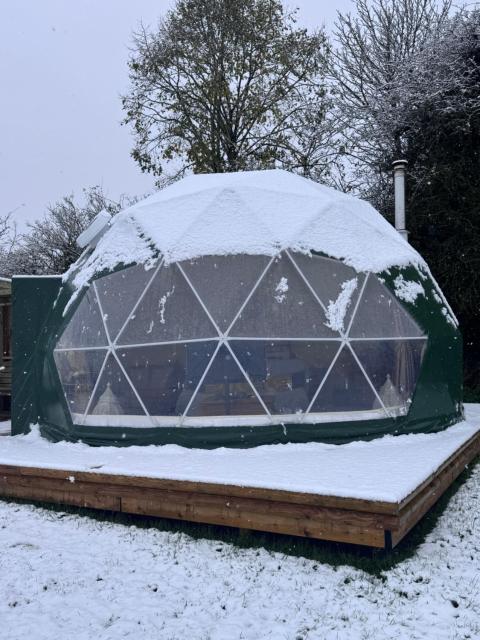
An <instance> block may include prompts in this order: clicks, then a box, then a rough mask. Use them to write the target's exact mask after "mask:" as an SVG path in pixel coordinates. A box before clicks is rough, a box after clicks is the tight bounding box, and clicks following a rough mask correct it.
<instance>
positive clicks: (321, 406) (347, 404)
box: [310, 346, 379, 413]
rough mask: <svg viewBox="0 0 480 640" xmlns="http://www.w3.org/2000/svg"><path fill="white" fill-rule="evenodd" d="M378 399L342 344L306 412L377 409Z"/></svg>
mask: <svg viewBox="0 0 480 640" xmlns="http://www.w3.org/2000/svg"><path fill="white" fill-rule="evenodd" d="M378 408H379V406H378V400H377V397H376V395H375V393H374V392H373V390H372V388H371V386H370V385H369V384H368V382H367V379H366V378H365V376H364V375H363V372H362V370H361V369H360V367H359V366H358V363H357V361H356V360H355V358H354V357H353V355H352V353H351V351H350V349H349V348H348V346H344V347H343V349H342V351H341V352H340V355H339V356H338V358H337V360H336V361H335V364H334V365H333V367H332V370H331V371H330V373H329V374H328V378H327V379H326V381H325V383H324V385H323V387H322V388H321V389H320V392H319V394H318V396H317V398H316V400H315V402H314V404H313V406H312V408H311V409H310V413H334V412H347V413H348V412H351V411H352V412H353V411H369V410H374V409H377V410H378Z"/></svg>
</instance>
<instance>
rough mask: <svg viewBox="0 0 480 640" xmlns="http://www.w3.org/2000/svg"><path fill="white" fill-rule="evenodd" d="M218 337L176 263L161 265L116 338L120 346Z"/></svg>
mask: <svg viewBox="0 0 480 640" xmlns="http://www.w3.org/2000/svg"><path fill="white" fill-rule="evenodd" d="M217 336H218V332H217V331H216V330H215V327H214V326H213V324H212V322H211V321H210V319H209V317H208V315H207V314H206V313H205V310H204V309H203V308H202V306H201V304H200V302H199V301H198V300H197V298H196V296H195V294H194V293H193V291H192V289H191V287H190V285H189V284H188V283H187V281H186V280H185V278H184V277H183V275H182V274H181V272H180V270H179V269H178V267H177V266H176V265H170V266H162V267H160V270H159V271H158V273H157V275H156V276H155V277H154V279H153V281H152V283H151V285H150V286H149V288H148V289H147V291H146V293H145V295H144V296H143V298H142V300H141V302H140V304H139V305H138V307H137V308H136V310H135V312H134V313H132V315H131V317H130V319H129V321H128V323H127V325H126V326H125V329H124V330H123V331H122V332H121V334H120V335H119V337H118V339H117V343H118V344H120V345H127V344H146V343H153V342H168V341H182V340H191V339H198V338H214V337H217Z"/></svg>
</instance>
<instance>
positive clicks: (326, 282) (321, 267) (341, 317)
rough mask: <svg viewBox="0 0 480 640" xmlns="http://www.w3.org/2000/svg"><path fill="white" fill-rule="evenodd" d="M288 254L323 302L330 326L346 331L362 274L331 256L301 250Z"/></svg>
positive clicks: (363, 277) (362, 277)
mask: <svg viewBox="0 0 480 640" xmlns="http://www.w3.org/2000/svg"><path fill="white" fill-rule="evenodd" d="M292 258H293V260H294V261H295V263H296V265H297V266H298V268H299V269H300V271H301V272H302V273H303V275H304V276H305V278H306V279H307V280H308V282H309V284H310V286H311V287H312V289H313V290H314V291H315V293H316V294H317V296H318V297H319V298H320V300H321V301H322V302H323V304H324V305H325V308H326V309H327V317H328V319H329V321H330V324H331V326H332V327H334V328H336V329H337V330H340V331H346V330H347V328H348V325H349V322H350V318H351V317H352V313H353V310H354V309H355V305H356V302H357V300H358V296H359V294H360V291H361V288H362V284H363V280H364V279H365V275H364V274H362V273H357V272H356V271H355V269H352V268H351V267H348V266H347V265H346V264H343V262H340V261H339V260H333V259H331V258H323V257H321V256H316V255H312V256H308V255H305V254H302V253H294V254H292Z"/></svg>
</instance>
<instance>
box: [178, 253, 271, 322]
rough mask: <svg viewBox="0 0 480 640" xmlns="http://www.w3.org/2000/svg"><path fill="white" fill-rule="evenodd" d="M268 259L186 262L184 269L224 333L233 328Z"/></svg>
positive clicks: (210, 258) (224, 258)
mask: <svg viewBox="0 0 480 640" xmlns="http://www.w3.org/2000/svg"><path fill="white" fill-rule="evenodd" d="M269 260H270V258H268V257H266V256H250V255H245V254H241V255H231V256H204V257H202V258H198V259H196V260H189V261H185V262H182V268H183V269H184V270H185V273H186V274H187V277H188V278H189V280H190V282H191V283H192V285H193V286H194V287H195V289H196V291H197V293H198V295H199V296H200V298H201V299H202V301H203V303H204V305H205V306H206V307H207V309H208V311H209V312H210V314H211V315H212V317H213V319H214V320H215V322H216V323H217V325H218V327H219V329H220V331H222V332H224V331H226V330H227V329H228V327H229V326H230V324H231V322H232V320H233V319H234V317H235V316H236V315H237V313H238V312H239V310H240V307H241V306H242V304H243V302H244V301H245V300H246V298H247V296H248V295H249V293H250V292H251V290H252V289H253V287H254V285H255V283H256V282H257V280H258V279H259V277H260V275H261V274H262V271H263V270H264V269H265V267H266V266H267V264H268V262H269Z"/></svg>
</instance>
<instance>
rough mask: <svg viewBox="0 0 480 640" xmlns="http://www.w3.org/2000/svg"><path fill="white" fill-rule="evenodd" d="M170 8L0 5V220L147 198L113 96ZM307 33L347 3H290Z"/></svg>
mask: <svg viewBox="0 0 480 640" xmlns="http://www.w3.org/2000/svg"><path fill="white" fill-rule="evenodd" d="M172 5H173V2H172V1H170V0H135V1H132V0H15V2H6V1H5V0H0V8H1V18H0V78H1V81H2V92H1V99H0V196H1V200H0V215H4V214H6V213H8V212H9V211H14V212H15V213H14V218H15V219H16V220H17V221H18V223H19V226H20V227H21V228H22V227H23V226H24V224H25V221H27V220H32V219H35V218H38V217H40V216H42V215H43V213H44V211H45V207H46V205H47V204H48V203H53V202H55V201H56V200H58V199H60V198H61V197H62V196H63V195H66V194H68V193H72V192H73V193H75V194H78V195H80V194H81V191H82V188H84V187H90V186H93V185H102V187H103V188H104V190H105V191H106V193H107V194H108V195H109V196H110V197H112V198H117V197H118V196H119V195H120V194H122V193H125V194H129V195H135V194H143V193H147V192H149V191H150V190H151V189H152V187H153V182H154V180H153V178H152V177H151V176H149V175H145V174H142V173H141V172H140V170H139V169H138V168H137V166H136V164H135V163H134V162H133V160H132V159H131V158H130V149H131V146H132V136H131V133H130V131H129V129H128V128H127V127H124V126H121V125H120V121H121V119H122V109H121V104H120V99H119V95H120V94H121V93H122V92H124V91H126V90H127V88H128V75H127V59H128V55H129V53H128V46H129V43H130V37H131V32H132V30H133V29H135V27H136V25H138V23H139V22H140V21H142V22H144V23H145V24H150V25H155V23H156V22H157V20H158V18H159V17H160V16H161V15H162V14H163V13H164V12H165V10H166V9H168V8H169V7H171V6H172ZM288 5H289V6H290V7H294V6H298V7H299V9H300V14H299V15H300V20H301V22H302V23H303V24H304V25H306V26H309V27H312V28H313V27H316V26H320V25H322V24H325V26H326V27H327V29H330V28H331V27H332V25H333V22H334V19H335V16H336V11H337V9H341V10H345V9H349V8H350V7H351V1H350V0H331V1H330V2H326V1H325V0H297V1H296V2H295V1H290V0H289V1H288Z"/></svg>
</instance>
